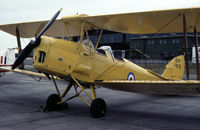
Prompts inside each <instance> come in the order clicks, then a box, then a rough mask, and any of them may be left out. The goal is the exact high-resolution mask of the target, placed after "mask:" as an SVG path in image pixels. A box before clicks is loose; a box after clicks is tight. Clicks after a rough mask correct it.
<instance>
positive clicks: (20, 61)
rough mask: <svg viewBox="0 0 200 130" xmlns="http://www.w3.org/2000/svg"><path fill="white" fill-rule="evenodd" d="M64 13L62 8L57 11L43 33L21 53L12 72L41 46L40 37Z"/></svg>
mask: <svg viewBox="0 0 200 130" xmlns="http://www.w3.org/2000/svg"><path fill="white" fill-rule="evenodd" d="M61 11H62V8H61V9H60V10H59V11H57V13H56V14H55V15H54V16H53V17H52V18H51V20H50V21H49V22H48V23H47V24H46V26H45V27H44V28H43V29H42V31H41V32H40V33H39V34H38V35H37V36H36V37H35V40H31V41H30V42H29V44H28V45H27V46H26V47H25V48H24V49H23V51H22V52H21V53H20V55H19V56H18V57H17V59H16V60H15V63H14V64H13V65H12V69H11V70H10V71H12V70H14V69H15V68H17V67H18V66H19V65H20V64H21V63H22V62H23V61H24V60H25V59H26V57H28V55H29V54H30V53H31V52H32V51H33V49H34V48H35V47H37V46H39V45H40V37H41V36H42V35H43V34H44V33H45V32H46V31H47V29H49V27H50V26H51V25H52V24H53V23H54V21H55V20H56V18H57V17H58V15H59V14H60V12H61Z"/></svg>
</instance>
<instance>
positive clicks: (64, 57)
mask: <svg viewBox="0 0 200 130" xmlns="http://www.w3.org/2000/svg"><path fill="white" fill-rule="evenodd" d="M33 60H34V67H35V68H36V69H37V70H39V71H41V72H45V73H48V74H52V75H56V76H59V77H61V78H66V77H68V76H70V75H72V76H73V77H75V78H76V79H78V80H80V81H83V82H94V81H96V80H154V81H156V80H163V79H162V78H161V77H159V76H157V75H154V74H153V73H150V72H149V71H148V70H146V69H144V68H142V67H140V66H138V65H136V64H134V63H132V62H130V61H128V60H126V59H117V58H115V57H114V56H113V55H112V53H110V52H109V51H106V50H103V49H99V50H97V51H94V49H93V47H92V46H90V45H89V44H83V43H77V42H72V41H67V40H62V39H56V38H50V37H41V44H40V45H39V46H38V47H37V48H35V50H34V57H33Z"/></svg>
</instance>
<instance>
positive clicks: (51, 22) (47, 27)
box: [36, 8, 62, 39]
mask: <svg viewBox="0 0 200 130" xmlns="http://www.w3.org/2000/svg"><path fill="white" fill-rule="evenodd" d="M61 11H62V8H61V9H60V10H58V12H57V13H56V14H55V15H54V16H53V17H52V18H51V20H50V21H49V22H48V23H47V24H46V26H45V27H44V28H43V30H42V31H41V32H40V33H39V34H38V35H37V36H36V39H38V38H40V37H41V36H42V35H43V34H44V33H45V32H46V30H47V29H49V27H50V26H51V25H52V24H53V23H54V21H55V20H56V18H57V17H58V15H59V14H60V12H61Z"/></svg>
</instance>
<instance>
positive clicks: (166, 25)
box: [0, 8, 200, 38]
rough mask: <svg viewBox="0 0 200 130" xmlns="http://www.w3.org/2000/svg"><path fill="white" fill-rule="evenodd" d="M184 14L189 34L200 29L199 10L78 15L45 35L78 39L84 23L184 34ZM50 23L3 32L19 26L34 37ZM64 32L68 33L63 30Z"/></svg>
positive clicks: (129, 30)
mask: <svg viewBox="0 0 200 130" xmlns="http://www.w3.org/2000/svg"><path fill="white" fill-rule="evenodd" d="M183 14H184V15H185V17H186V23H187V25H186V26H187V27H186V28H187V32H193V27H194V26H196V27H197V28H200V8H186V9H172V10H157V11H148V12H135V13H124V14H112V15H99V16H88V15H77V16H70V17H69V16H66V17H63V18H61V19H58V20H56V21H55V23H54V24H53V25H52V27H50V28H49V30H47V32H46V33H45V34H44V35H46V36H53V37H57V36H62V33H63V32H64V33H65V35H69V34H70V35H71V36H79V35H80V33H81V24H82V23H83V22H84V27H85V28H87V29H88V30H91V29H106V30H110V31H117V32H123V33H134V34H148V33H171V32H183V24H182V23H183V17H182V16H183ZM46 23H47V21H38V22H29V23H19V24H9V25H1V26H0V30H3V31H5V32H8V33H10V34H12V35H16V33H15V32H16V27H18V29H19V30H21V31H20V36H21V37H27V38H28V37H34V36H35V34H37V33H38V32H40V30H41V29H42V28H43V27H44V25H45V24H46ZM63 30H65V31H63Z"/></svg>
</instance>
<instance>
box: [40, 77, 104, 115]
mask: <svg viewBox="0 0 200 130" xmlns="http://www.w3.org/2000/svg"><path fill="white" fill-rule="evenodd" d="M51 77H52V80H53V82H54V85H55V88H56V91H57V94H52V95H50V96H49V97H48V99H47V101H46V106H45V107H44V108H43V111H53V110H60V109H61V108H62V104H63V103H65V102H67V101H69V100H71V99H73V98H75V97H79V98H80V99H81V100H82V101H83V102H85V103H86V104H87V105H88V106H89V107H90V112H91V115H92V116H93V117H95V118H97V117H103V116H104V115H105V114H106V103H105V101H104V100H103V99H101V98H96V92H95V87H94V85H93V84H90V90H91V95H90V94H89V93H88V92H87V91H86V89H85V88H84V87H83V86H82V85H81V84H80V83H79V81H78V80H77V79H75V78H74V77H73V76H71V78H72V81H71V82H70V83H69V85H68V87H66V89H65V90H64V92H63V93H60V91H59V89H58V87H57V84H56V80H55V79H54V77H53V76H51ZM72 86H73V87H74V89H75V92H76V94H75V95H74V96H71V97H69V98H67V99H65V100H62V99H63V98H64V97H65V96H66V95H67V93H68V92H69V90H70V89H71V88H72ZM82 92H84V93H85V95H86V96H87V98H88V99H89V101H88V99H87V100H86V99H85V97H83V96H81V93H82Z"/></svg>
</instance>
